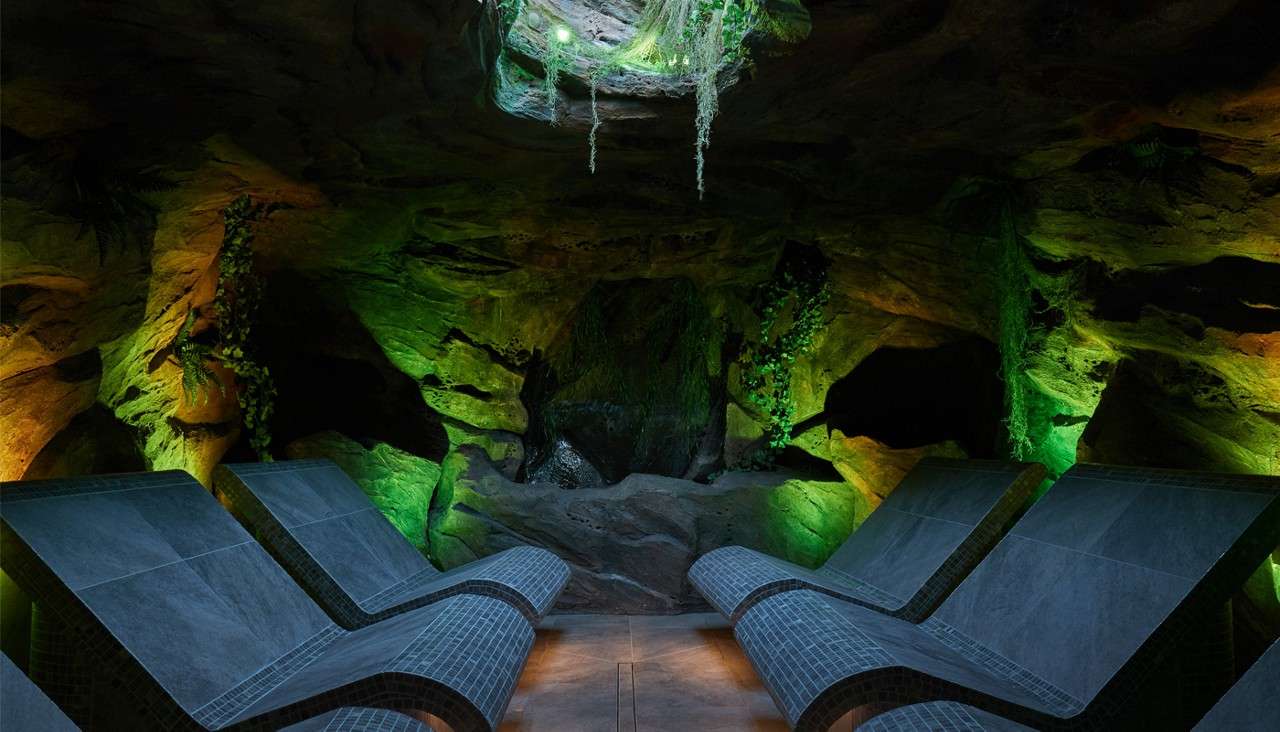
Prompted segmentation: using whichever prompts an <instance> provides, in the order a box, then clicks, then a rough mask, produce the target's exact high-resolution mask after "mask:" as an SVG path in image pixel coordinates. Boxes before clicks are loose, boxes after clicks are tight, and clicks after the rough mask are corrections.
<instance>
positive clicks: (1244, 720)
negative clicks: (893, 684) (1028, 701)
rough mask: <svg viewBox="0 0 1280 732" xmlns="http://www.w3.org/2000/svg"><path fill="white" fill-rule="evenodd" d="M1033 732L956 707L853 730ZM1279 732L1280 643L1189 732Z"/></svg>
mask: <svg viewBox="0 0 1280 732" xmlns="http://www.w3.org/2000/svg"><path fill="white" fill-rule="evenodd" d="M920 730H931V731H932V732H1033V730H1031V728H1029V727H1024V726H1023V725H1020V724H1018V723H1017V722H1011V721H1009V720H1007V719H1003V718H1001V717H997V716H996V715H994V714H991V713H990V712H984V711H982V710H981V709H976V708H974V707H971V706H968V705H966V704H960V703H957V702H925V703H923V704H911V705H908V706H905V707H898V708H897V709H894V710H893V711H890V712H885V713H884V714H881V715H879V716H877V717H875V718H874V719H871V720H870V721H868V722H866V723H865V724H862V725H860V726H859V727H858V732H920ZM1275 730H1280V643H1273V644H1272V645H1271V648H1270V649H1268V650H1267V652H1266V653H1264V654H1263V655H1262V658H1260V659H1258V661H1257V662H1256V663H1254V664H1253V666H1251V667H1250V668H1249V670H1248V671H1246V672H1245V674H1244V676H1241V677H1240V680H1239V681H1237V682H1236V684H1235V686H1233V687H1231V690H1230V691H1228V692H1227V693H1226V695H1225V696H1223V697H1222V700H1221V701H1219V702H1218V703H1217V704H1215V705H1214V706H1213V709H1210V710H1209V713H1208V714H1206V715H1205V717H1204V719H1202V720H1200V723H1199V724H1197V725H1196V726H1195V729H1194V730H1193V732H1275Z"/></svg>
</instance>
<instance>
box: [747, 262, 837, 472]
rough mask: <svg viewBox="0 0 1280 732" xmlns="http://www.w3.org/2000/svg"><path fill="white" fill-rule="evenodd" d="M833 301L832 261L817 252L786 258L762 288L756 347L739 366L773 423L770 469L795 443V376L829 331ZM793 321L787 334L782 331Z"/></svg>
mask: <svg viewBox="0 0 1280 732" xmlns="http://www.w3.org/2000/svg"><path fill="white" fill-rule="evenodd" d="M830 299H831V288H830V283H829V282H828V278H827V260H826V258H825V257H823V256H822V254H821V252H819V251H818V250H817V249H815V248H811V247H805V248H800V247H795V248H789V249H788V250H787V251H785V252H784V253H783V257H782V259H781V260H779V262H778V266H777V267H776V268H775V270H774V274H773V277H772V278H771V279H770V280H769V281H768V282H766V283H764V284H763V285H761V286H760V288H759V289H758V291H757V293H756V302H755V305H754V310H755V312H756V315H758V316H759V318H760V332H759V336H758V338H757V340H756V341H754V342H748V343H747V344H746V345H745V346H744V349H743V352H742V355H741V357H740V362H739V367H740V368H739V372H740V382H741V384H742V389H743V392H744V393H745V394H746V397H747V399H748V400H749V401H750V402H751V403H752V404H753V405H755V406H756V407H758V408H759V409H760V410H761V411H762V412H764V414H765V416H766V417H767V419H768V423H767V424H766V425H765V429H764V433H765V439H766V445H767V447H766V449H765V451H764V454H763V456H762V458H763V459H762V460H758V462H762V463H763V464H765V465H772V463H773V461H774V459H776V457H777V455H778V453H779V452H781V451H782V448H784V447H786V446H787V443H788V442H790V441H791V431H792V429H793V428H794V426H795V425H794V420H795V410H796V407H795V400H794V398H793V397H792V394H791V371H792V367H793V366H794V365H795V362H796V359H797V358H798V357H800V356H802V355H804V354H805V353H807V352H808V351H809V350H810V349H811V348H812V347H813V342H814V338H815V336H816V335H817V334H818V332H819V331H820V330H821V329H822V327H823V325H825V320H824V319H823V309H824V308H825V306H826V304H827V301H828V300H830ZM786 315H789V320H788V323H787V327H786V329H785V330H782V329H781V328H780V323H782V322H783V317H784V316H786Z"/></svg>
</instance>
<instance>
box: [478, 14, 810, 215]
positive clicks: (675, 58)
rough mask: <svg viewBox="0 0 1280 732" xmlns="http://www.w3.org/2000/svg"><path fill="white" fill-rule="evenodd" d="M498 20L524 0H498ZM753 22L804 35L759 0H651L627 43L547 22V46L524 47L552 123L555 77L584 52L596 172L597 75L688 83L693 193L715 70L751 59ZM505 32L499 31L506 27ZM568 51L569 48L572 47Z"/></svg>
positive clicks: (792, 36) (715, 92)
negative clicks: (609, 45)
mask: <svg viewBox="0 0 1280 732" xmlns="http://www.w3.org/2000/svg"><path fill="white" fill-rule="evenodd" d="M497 8H498V13H499V18H500V20H501V22H502V23H503V24H504V27H505V28H510V27H511V26H510V24H511V23H514V22H515V19H516V18H517V17H518V16H519V15H520V13H521V12H522V11H523V9H524V4H523V2H522V0H497ZM758 27H765V28H768V29H770V32H772V33H774V34H775V35H777V36H778V37H780V38H783V39H784V40H789V41H794V40H798V39H799V36H800V35H802V34H800V33H797V32H796V31H795V30H794V29H791V28H789V27H787V26H786V24H784V23H781V22H777V21H773V20H771V19H770V18H769V17H768V16H767V14H766V13H765V12H764V10H763V8H762V6H761V4H760V0H650V1H649V2H647V3H645V6H644V13H643V15H642V16H641V19H640V22H639V26H638V30H637V32H636V34H635V35H634V36H633V37H632V39H631V40H630V41H628V42H627V43H626V44H625V45H623V46H620V47H618V48H614V49H611V50H608V51H603V50H600V49H598V48H597V47H596V46H594V45H592V44H579V43H575V42H574V41H573V40H572V39H566V38H563V37H561V36H562V34H565V33H567V30H566V29H564V28H563V27H562V26H556V25H555V24H554V23H550V24H548V27H547V28H546V29H545V30H544V31H543V32H544V33H545V49H542V50H537V49H533V50H530V49H526V51H528V52H530V53H532V54H533V55H535V56H537V57H538V60H539V61H540V62H541V64H542V67H543V74H542V87H543V93H544V95H545V97H546V100H547V106H548V108H549V114H550V119H551V121H552V124H557V123H558V115H557V106H558V104H559V99H558V96H559V95H558V93H557V88H558V84H559V79H560V76H561V75H562V74H563V73H565V72H566V71H568V69H569V68H570V64H571V61H572V56H573V55H574V54H576V55H579V56H582V57H584V58H585V59H586V60H587V62H588V66H589V67H590V68H591V71H590V72H589V73H588V85H589V90H590V94H591V130H590V132H589V133H588V146H589V149H590V155H589V158H588V163H587V165H588V168H589V169H590V171H591V172H592V173H594V172H595V170H596V154H597V136H598V133H599V129H600V113H599V109H598V106H597V102H598V100H597V95H598V90H599V84H600V81H601V79H602V78H604V77H605V76H606V75H608V74H610V73H613V72H615V71H617V70H619V69H622V68H631V69H634V70H636V71H640V72H648V73H657V74H664V75H671V76H684V77H688V78H689V79H690V80H691V81H692V85H693V88H694V96H695V99H696V103H697V111H696V113H695V117H694V128H695V136H694V159H695V163H696V173H697V185H698V195H699V197H701V196H702V195H703V193H704V192H705V190H706V186H705V179H704V175H703V169H704V157H705V151H706V149H707V147H708V145H710V143H711V125H712V122H713V121H714V120H715V117H716V114H717V112H718V111H719V74H720V72H721V70H723V69H725V68H726V67H729V66H732V65H734V64H749V63H750V58H749V55H748V52H747V46H746V40H747V37H748V35H749V34H750V33H751V32H752V31H753V30H755V29H756V28H758ZM806 28H807V26H806ZM504 35H505V32H504ZM570 52H572V53H570Z"/></svg>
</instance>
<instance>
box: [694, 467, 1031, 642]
mask: <svg viewBox="0 0 1280 732" xmlns="http://www.w3.org/2000/svg"><path fill="white" fill-rule="evenodd" d="M1043 479H1044V466H1042V465H1039V464H1038V463H1007V462H998V461H994V460H951V459H946V458H925V459H924V460H921V461H920V462H919V463H917V464H916V466H915V467H914V468H912V470H911V472H909V473H907V476H906V477H905V478H903V479H902V482H901V483H900V484H899V485H898V487H897V488H896V489H895V490H894V491H893V493H891V494H890V495H889V497H888V498H886V499H885V501H884V503H882V504H881V505H880V507H879V508H877V509H876V510H875V511H873V512H872V513H871V515H870V516H868V517H867V520H866V521H864V522H863V523H862V526H860V527H859V528H858V530H857V531H855V532H853V534H852V535H851V536H850V537H849V540H848V541H846V542H845V543H844V545H843V546H841V547H840V548H839V549H837V550H836V552H835V554H832V555H831V558H830V559H829V560H827V563H826V564H824V565H823V566H822V567H820V568H818V569H816V570H809V569H805V568H804V567H799V566H796V565H794V564H791V563H790V562H786V561H784V560H782V559H778V558H776V557H771V556H769V555H767V554H762V553H760V552H757V551H754V550H751V549H747V548H744V547H740V546H727V547H722V548H720V549H716V550H714V551H711V552H708V553H707V554H705V555H703V556H702V558H700V559H699V560H698V561H697V562H695V563H694V565H693V567H692V568H690V570H689V580H690V581H691V582H693V585H694V587H697V588H698V591H699V592H701V593H702V595H703V596H704V597H706V598H707V601H708V602H710V603H711V605H712V606H713V607H715V609H716V610H718V611H720V614H721V615H724V616H725V617H726V618H727V619H728V620H729V621H730V622H737V621H738V619H739V618H741V617H742V614H743V613H745V612H746V611H747V610H749V609H750V608H751V606H752V605H754V604H755V603H757V602H759V601H760V600H763V599H764V598H766V597H770V596H772V595H776V594H778V593H780V592H786V591H788V590H796V589H802V588H803V589H810V590H817V591H818V592H824V593H826V594H829V595H832V596H834V597H839V598H842V599H844V600H848V601H850V602H854V603H857V604H859V605H865V606H867V607H869V608H872V609H875V610H878V611H880V612H883V613H887V614H889V615H892V616H894V617H899V618H903V619H904V620H909V621H911V622H913V623H917V622H920V621H921V620H923V619H924V618H925V617H926V616H927V615H928V614H929V613H930V612H932V611H933V609H934V608H936V607H937V606H938V603H940V602H942V600H943V598H945V597H946V596H947V595H948V594H949V593H950V592H951V590H953V589H954V588H955V586H956V585H957V584H959V582H960V580H962V579H964V577H965V575H967V574H968V573H969V572H970V570H972V569H973V567H974V566H975V565H977V563H978V562H979V561H980V560H981V559H982V557H983V556H985V555H986V553H987V552H988V551H990V550H991V547H992V546H994V545H995V543H996V541H997V540H999V538H1000V533H1001V532H1002V531H1003V530H1004V528H1005V527H1006V526H1007V525H1008V524H1009V521H1010V519H1012V518H1013V515H1014V514H1015V513H1016V512H1017V511H1018V510H1019V509H1020V508H1022V507H1023V506H1024V505H1025V504H1026V501H1027V497H1028V496H1029V495H1030V494H1031V491H1032V490H1033V489H1035V487H1036V486H1038V485H1040V481H1041V480H1043Z"/></svg>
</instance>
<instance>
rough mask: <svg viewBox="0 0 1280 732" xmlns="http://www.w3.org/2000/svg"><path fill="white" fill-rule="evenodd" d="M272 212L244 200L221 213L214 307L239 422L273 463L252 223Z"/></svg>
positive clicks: (270, 385)
mask: <svg viewBox="0 0 1280 732" xmlns="http://www.w3.org/2000/svg"><path fill="white" fill-rule="evenodd" d="M273 209H274V205H273V204H263V203H254V202H253V201H252V200H251V199H250V198H249V197H248V196H240V197H239V198H237V199H236V200H234V201H232V202H231V204H230V205H229V206H227V207H226V208H225V209H223V211H222V218H223V221H224V223H225V230H224V233H223V236H222V249H221V251H220V252H219V254H218V289H217V292H216V294H215V295H214V308H215V311H216V313H217V317H218V331H219V335H220V337H221V342H220V344H219V350H220V353H219V358H220V359H221V361H222V362H223V363H224V364H225V365H226V366H227V368H229V369H230V370H231V371H232V372H233V373H234V374H235V375H236V384H237V386H238V387H239V389H238V393H237V401H238V402H239V404H240V418H241V420H243V422H244V428H245V430H247V431H248V435H249V446H250V447H251V448H253V450H254V452H256V453H257V454H258V457H259V459H261V460H264V461H268V460H270V459H271V453H270V451H269V449H270V446H271V415H272V412H273V411H274V409H275V396H276V388H275V384H274V382H273V381H272V379H271V372H270V371H269V370H268V369H267V367H266V366H265V365H263V364H262V363H260V362H259V361H258V359H257V353H256V349H255V347H254V341H253V328H254V325H255V324H256V322H257V315H258V308H259V306H260V305H261V304H262V280H261V278H260V277H258V275H257V274H256V273H255V272H254V269H253V222H255V221H258V220H259V219H261V218H263V217H264V216H266V215H267V214H269V213H270V212H271V211H272V210H273Z"/></svg>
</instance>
